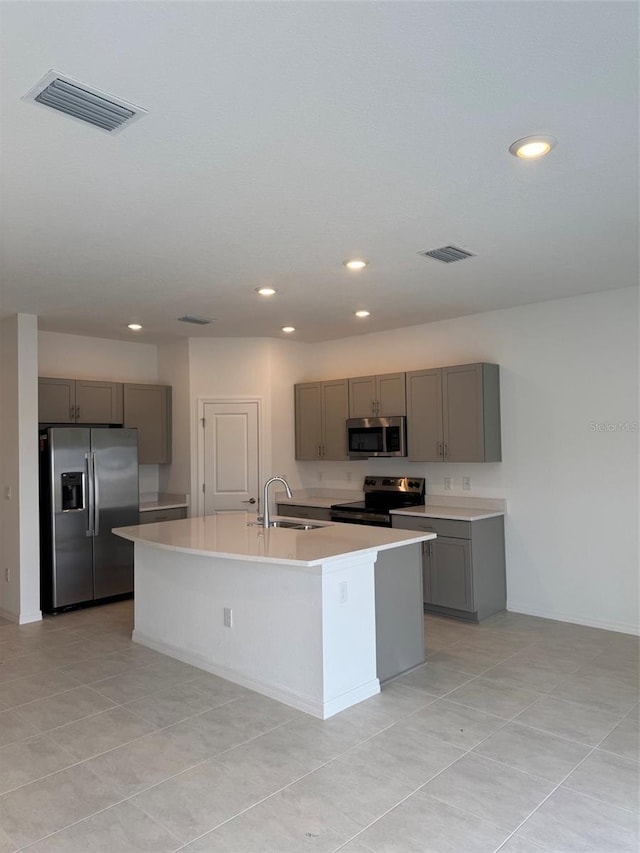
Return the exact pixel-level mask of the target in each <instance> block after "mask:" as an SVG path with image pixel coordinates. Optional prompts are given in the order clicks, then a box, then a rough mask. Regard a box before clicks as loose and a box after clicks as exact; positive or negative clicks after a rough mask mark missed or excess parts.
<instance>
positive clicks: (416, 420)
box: [407, 367, 444, 462]
mask: <svg viewBox="0 0 640 853" xmlns="http://www.w3.org/2000/svg"><path fill="white" fill-rule="evenodd" d="M443 441H444V439H443V433H442V370H441V368H439V367H438V368H435V369H434V370H414V371H412V372H410V373H407V452H408V456H409V459H415V460H419V461H420V462H441V461H442V452H443V451H442V448H443Z"/></svg>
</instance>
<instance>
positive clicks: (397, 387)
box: [376, 373, 407, 418]
mask: <svg viewBox="0 0 640 853" xmlns="http://www.w3.org/2000/svg"><path fill="white" fill-rule="evenodd" d="M376 400H377V406H376V415H378V416H379V417H381V418H392V417H395V416H397V415H406V413H407V397H406V389H405V374H404V373H385V374H383V375H382V376H377V377H376Z"/></svg>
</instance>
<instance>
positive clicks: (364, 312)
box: [356, 310, 371, 317]
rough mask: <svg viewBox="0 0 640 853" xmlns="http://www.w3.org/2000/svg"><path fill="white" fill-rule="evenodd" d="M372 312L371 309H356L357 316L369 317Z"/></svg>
mask: <svg viewBox="0 0 640 853" xmlns="http://www.w3.org/2000/svg"><path fill="white" fill-rule="evenodd" d="M370 314H371V312H370V311H364V310H362V311H356V317H369V315H370Z"/></svg>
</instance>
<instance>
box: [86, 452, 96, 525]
mask: <svg viewBox="0 0 640 853" xmlns="http://www.w3.org/2000/svg"><path fill="white" fill-rule="evenodd" d="M84 461H85V465H86V483H87V502H86V508H87V530H86V535H87V536H93V518H94V494H93V459H92V454H91V453H85V454H84Z"/></svg>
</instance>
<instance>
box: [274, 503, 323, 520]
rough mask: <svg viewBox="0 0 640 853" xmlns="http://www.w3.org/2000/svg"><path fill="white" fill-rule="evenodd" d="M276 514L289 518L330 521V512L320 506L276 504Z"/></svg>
mask: <svg viewBox="0 0 640 853" xmlns="http://www.w3.org/2000/svg"><path fill="white" fill-rule="evenodd" d="M277 512H278V515H285V516H287V517H290V518H314V519H316V521H331V513H330V511H329V510H328V509H325V508H324V507H320V506H302V505H301V504H277Z"/></svg>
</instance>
